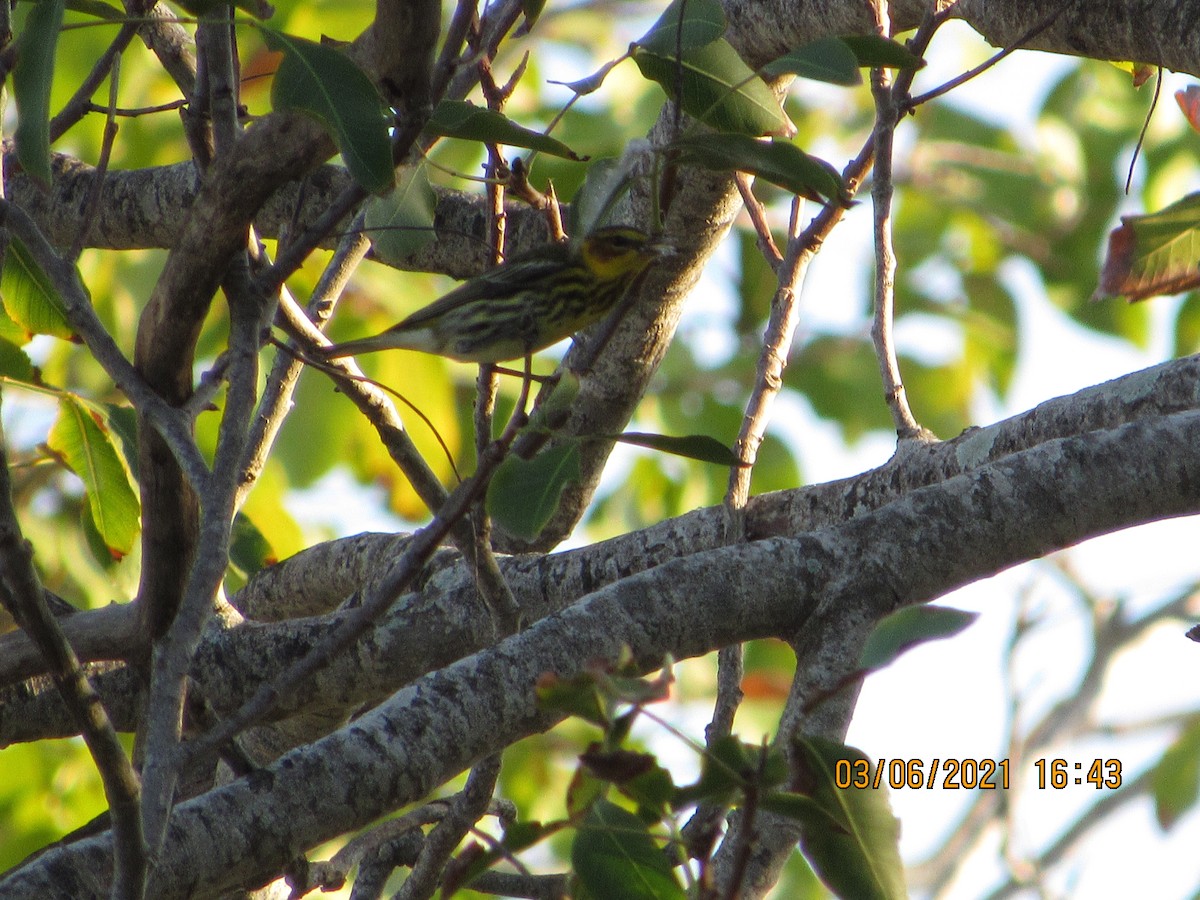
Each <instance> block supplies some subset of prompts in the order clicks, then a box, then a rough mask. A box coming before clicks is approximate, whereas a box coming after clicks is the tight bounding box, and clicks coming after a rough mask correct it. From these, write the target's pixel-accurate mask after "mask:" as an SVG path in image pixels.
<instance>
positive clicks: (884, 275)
mask: <svg viewBox="0 0 1200 900" xmlns="http://www.w3.org/2000/svg"><path fill="white" fill-rule="evenodd" d="M872 6H873V8H874V9H875V15H876V27H877V29H878V30H879V33H880V34H888V33H889V32H890V30H891V28H890V20H889V18H888V12H887V4H886V3H885V2H883V0H877V2H875V3H873V4H872ZM871 94H872V95H873V96H874V98H875V122H876V126H875V178H874V181H873V183H872V187H871V200H872V207H873V210H874V216H875V218H874V232H875V304H874V306H875V315H874V319H873V321H872V324H871V340H872V342H873V343H874V344H875V356H876V359H877V360H878V363H879V374H880V377H881V378H882V379H883V395H884V399H885V400H886V401H887V405H888V409H889V410H890V411H891V414H892V422H893V423H894V424H895V426H896V434H897V436H898V437H899V438H900V439H901V440H905V439H908V438H915V437H917V436H918V435H920V434H921V433H922V431H921V426H920V425H919V424H918V423H917V420H916V419H915V418H914V417H913V413H912V410H911V409H910V408H909V405H908V397H907V395H906V394H905V392H904V381H903V378H902V377H901V375H900V362H899V360H898V359H897V356H896V343H895V335H894V332H893V325H894V322H895V303H896V255H895V246H894V244H893V242H892V196H893V191H894V185H893V181H892V150H893V146H894V139H895V133H896V125H897V124H898V123H899V121H900V106H901V104H900V102H899V101H898V100H897V93H896V92H895V91H893V90H892V80H891V75H889V74H888V71H887V69H884V68H878V69H872V70H871Z"/></svg>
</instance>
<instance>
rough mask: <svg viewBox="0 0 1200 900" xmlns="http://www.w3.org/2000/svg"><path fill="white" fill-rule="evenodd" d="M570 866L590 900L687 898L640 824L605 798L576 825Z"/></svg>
mask: <svg viewBox="0 0 1200 900" xmlns="http://www.w3.org/2000/svg"><path fill="white" fill-rule="evenodd" d="M571 865H572V867H573V868H574V870H575V874H576V875H577V876H578V877H579V881H580V883H581V884H582V885H583V887H584V889H585V890H586V891H587V894H588V896H589V897H591V898H592V900H673V898H679V900H682V898H684V897H686V896H687V895H686V894H685V893H684V891H683V888H682V887H680V885H679V882H678V880H677V879H676V878H675V874H674V872H672V871H671V866H670V864H669V863H668V862H667V859H666V857H665V856H664V855H663V852H662V848H661V847H660V846H659V843H658V842H656V841H655V840H654V838H653V837H652V836H651V834H650V831H649V830H648V829H647V828H646V826H645V824H644V823H643V822H642V820H641V819H639V818H638V817H637V816H635V815H634V814H633V813H630V812H627V811H626V810H624V809H622V808H621V807H619V806H616V805H615V804H613V803H611V802H609V801H607V800H597V801H596V802H595V803H594V804H593V805H592V808H591V809H590V810H589V811H588V814H587V816H586V817H585V818H584V820H583V822H582V823H581V824H580V826H579V831H578V833H577V834H576V835H575V842H574V844H573V845H572V846H571Z"/></svg>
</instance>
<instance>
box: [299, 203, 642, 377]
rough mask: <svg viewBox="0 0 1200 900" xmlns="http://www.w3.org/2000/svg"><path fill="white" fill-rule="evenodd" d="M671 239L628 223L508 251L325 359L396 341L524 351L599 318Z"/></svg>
mask: <svg viewBox="0 0 1200 900" xmlns="http://www.w3.org/2000/svg"><path fill="white" fill-rule="evenodd" d="M664 252H665V246H664V245H663V244H661V243H658V242H656V241H654V240H652V239H651V238H650V237H649V236H648V235H646V234H645V233H644V232H641V231H639V230H638V229H636V228H629V227H626V226H624V225H615V226H610V227H606V228H600V229H598V230H596V231H594V232H592V233H591V234H589V235H588V236H587V237H585V238H584V239H583V240H581V241H578V242H574V241H572V242H566V243H557V244H548V245H546V246H544V247H539V248H537V249H536V250H532V251H529V252H528V253H522V254H520V255H517V256H514V257H512V258H511V259H507V260H505V261H504V263H502V264H501V265H499V266H497V267H496V268H494V269H492V270H490V271H488V272H484V273H483V274H482V275H477V276H476V277H474V278H472V279H470V280H469V281H466V282H464V283H463V284H461V285H459V286H458V287H457V288H455V289H454V290H452V291H451V292H450V293H448V294H446V295H445V296H444V297H441V298H440V299H438V300H435V301H434V302H433V303H431V304H429V306H426V307H424V308H422V309H419V310H417V311H416V312H415V313H413V314H412V315H411V316H409V317H408V318H407V319H404V320H403V321H402V322H400V323H399V324H396V325H393V326H392V327H391V328H389V329H388V330H387V331H384V332H382V333H380V334H377V335H375V336H374V337H368V338H362V339H360V340H356V341H346V342H345V343H343V344H333V345H332V346H329V347H325V348H323V350H322V351H321V354H322V356H324V357H325V358H326V359H334V358H336V357H340V356H351V355H353V354H356V353H369V352H371V351H374V350H388V349H392V348H398V349H405V350H421V351H424V352H425V353H436V354H438V355H439V356H448V357H450V358H451V359H457V360H461V361H463V362H475V363H496V362H504V361H506V360H512V359H518V358H520V357H522V356H527V355H528V354H531V353H536V352H537V351H538V350H543V349H545V348H546V347H549V346H550V345H551V344H556V343H558V342H559V341H561V340H562V339H563V338H566V337H570V336H571V335H572V334H574V333H575V332H577V331H580V330H581V329H583V328H586V327H587V326H588V325H591V324H593V323H594V322H598V321H599V320H600V319H602V318H604V316H605V315H606V314H607V313H608V312H609V311H610V310H611V309H612V308H613V307H615V306H616V305H617V303H619V302H620V300H621V298H622V297H623V296H624V295H625V292H626V291H627V290H628V289H629V285H630V284H632V283H633V281H634V279H635V278H636V277H637V276H638V275H639V274H641V272H642V271H643V270H644V269H645V268H646V267H647V266H648V265H649V264H650V262H651V261H652V260H653V259H654V258H655V257H656V256H659V255H662V254H663V253H664Z"/></svg>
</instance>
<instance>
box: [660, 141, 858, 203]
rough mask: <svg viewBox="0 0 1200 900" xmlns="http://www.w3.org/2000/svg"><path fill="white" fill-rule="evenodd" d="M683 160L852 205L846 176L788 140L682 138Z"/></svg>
mask: <svg viewBox="0 0 1200 900" xmlns="http://www.w3.org/2000/svg"><path fill="white" fill-rule="evenodd" d="M674 146H675V147H677V148H679V150H680V151H681V155H680V161H681V162H684V163H687V164H689V165H697V166H703V167H704V168H706V169H716V170H718V171H737V172H748V173H750V174H751V175H754V176H756V177H758V178H763V179H766V180H767V181H769V182H771V183H772V184H777V185H779V186H780V187H781V188H784V189H785V190H788V191H791V192H792V193H794V194H799V195H800V196H801V197H807V198H808V199H810V200H817V201H819V202H822V203H823V202H826V201H833V202H838V203H848V202H849V198H848V196H847V195H846V188H845V185H844V184H843V183H842V177H841V176H840V175H839V174H838V173H837V170H836V169H834V168H833V166H831V165H829V163H827V162H825V161H824V160H821V159H817V158H816V157H815V156H809V155H808V154H807V153H805V152H804V151H803V150H801V149H800V148H799V147H797V146H795V145H794V144H791V143H789V142H788V141H759V140H755V139H754V138H752V137H750V136H749V135H746V134H705V135H690V136H687V137H682V138H680V139H679V140H677V141H676V142H675V144H674Z"/></svg>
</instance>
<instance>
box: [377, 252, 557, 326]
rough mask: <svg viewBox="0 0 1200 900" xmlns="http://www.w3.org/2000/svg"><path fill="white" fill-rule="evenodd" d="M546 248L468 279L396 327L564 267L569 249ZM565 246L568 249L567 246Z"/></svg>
mask: <svg viewBox="0 0 1200 900" xmlns="http://www.w3.org/2000/svg"><path fill="white" fill-rule="evenodd" d="M546 249H547V248H542V249H541V251H540V252H539V253H536V254H535V255H534V256H529V257H517V258H514V259H512V260H510V261H509V262H507V263H505V264H504V265H502V266H497V267H496V268H494V269H492V270H491V271H488V272H484V273H483V274H482V275H476V276H475V277H474V278H472V279H470V280H469V281H464V282H463V283H462V284H460V285H459V286H458V287H456V288H455V289H454V290H452V291H450V293H448V294H445V295H443V296H442V297H440V298H438V299H437V300H434V301H433V302H432V303H430V304H429V305H428V306H423V307H421V308H420V309H418V310H417V311H416V312H414V313H413V314H412V315H410V316H409V317H408V318H406V319H404V321H402V322H400V324H398V325H396V326H395V327H396V328H403V329H408V328H414V327H419V326H421V325H427V324H429V323H430V322H432V321H433V320H434V319H436V318H437V317H438V316H441V315H444V314H445V313H447V312H449V311H450V310H452V309H458V308H459V307H462V306H465V305H467V304H468V303H472V302H474V301H476V300H485V299H487V298H489V297H504V296H507V295H509V294H511V293H513V292H514V291H515V290H517V289H519V288H521V287H522V286H524V285H526V284H528V283H529V282H531V281H537V280H538V279H540V278H543V277H545V276H546V275H549V274H551V273H553V272H555V271H557V270H558V269H560V268H562V266H563V264H564V262H565V260H566V255H565V252H564V253H563V254H558V253H556V254H553V255H547V254H546ZM563 250H564V251H565V250H566V248H565V246H564V248H563Z"/></svg>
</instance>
